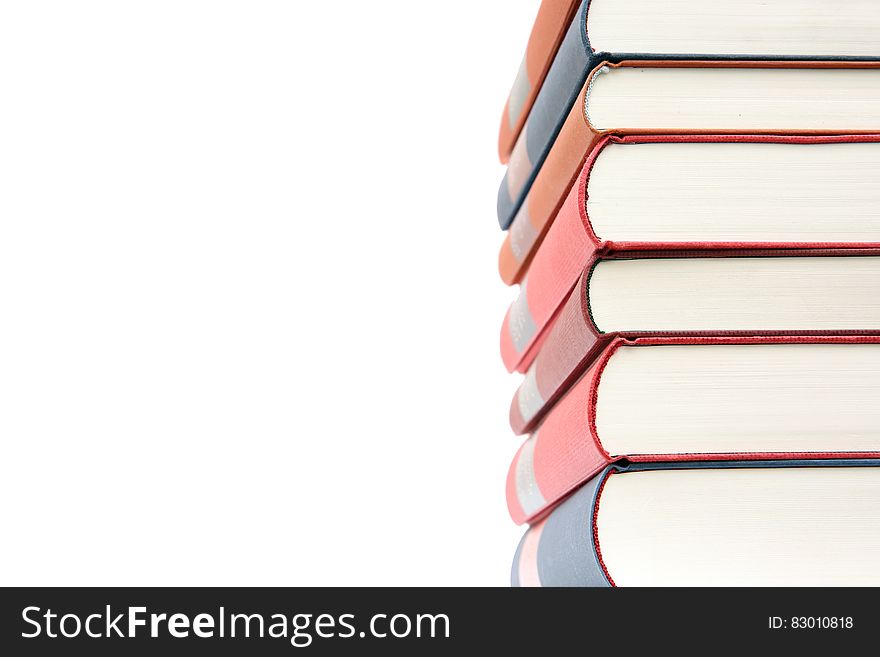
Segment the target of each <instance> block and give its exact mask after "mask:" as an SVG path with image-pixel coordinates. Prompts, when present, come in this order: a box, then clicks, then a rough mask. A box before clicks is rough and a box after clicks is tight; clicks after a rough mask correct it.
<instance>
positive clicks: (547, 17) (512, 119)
mask: <svg viewBox="0 0 880 657" xmlns="http://www.w3.org/2000/svg"><path fill="white" fill-rule="evenodd" d="M579 4H580V0H543V1H542V2H541V6H540V8H539V9H538V15H537V16H536V17H535V22H534V25H533V26H532V32H531V34H530V35H529V41H528V44H527V46H526V52H525V55H524V56H523V60H522V64H521V66H520V68H519V72H518V73H517V76H516V80H515V81H514V83H513V87H512V89H511V90H510V95H509V96H508V98H507V103H505V105H504V113H503V115H502V116H501V127H500V129H499V131H498V157H499V159H500V160H501V162H502V163H507V161H508V159H509V157H510V152H511V150H512V149H513V145H514V143H515V142H516V138H517V137H518V136H519V133H520V131H521V130H522V127H523V124H524V123H525V120H526V117H527V116H528V115H529V111H530V110H531V108H532V104H533V103H534V101H535V96H536V95H537V93H538V91H539V90H540V88H541V85H542V84H543V82H544V77H545V76H546V75H547V71H548V70H549V68H550V66H551V64H552V63H553V59H554V58H555V56H556V53H557V51H558V50H559V45H560V43H561V42H562V38H563V37H564V36H565V33H566V31H567V29H568V26H569V25H570V24H571V21H572V18H573V16H574V13H575V11H576V10H577V8H578V5H579Z"/></svg>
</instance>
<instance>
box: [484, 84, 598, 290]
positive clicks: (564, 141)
mask: <svg viewBox="0 0 880 657" xmlns="http://www.w3.org/2000/svg"><path fill="white" fill-rule="evenodd" d="M585 92H586V87H584V88H583V89H582V90H581V95H580V96H579V97H578V100H577V102H576V103H575V105H574V107H572V108H571V112H570V113H569V115H568V117H567V118H566V120H565V124H564V125H563V127H562V131H561V132H560V133H559V137H558V138H557V139H556V142H555V143H554V144H553V148H552V150H551V151H550V153H549V154H548V156H547V159H546V160H545V161H544V165H543V166H542V167H541V170H540V171H539V172H538V174H537V176H536V177H535V181H534V183H533V184H532V186H531V188H530V189H529V193H528V196H527V197H526V199H525V201H524V202H523V204H522V205H521V206H520V208H519V210H518V211H517V213H516V216H515V217H514V219H513V223H511V225H510V230H509V231H508V232H507V234H506V235H505V238H504V243H503V244H502V246H501V251H500V253H499V254H498V272H499V274H500V276H501V279H502V280H503V281H504V282H505V283H507V284H508V285H513V284H514V283H518V282H520V280H521V279H522V278H523V276H524V272H525V270H526V268H527V267H528V265H529V264H530V262H531V260H532V257H533V255H534V253H535V251H536V249H537V246H538V244H540V243H541V241H542V240H543V238H544V236H545V234H546V233H547V230H548V229H549V228H550V224H551V223H553V220H554V219H555V217H556V216H557V213H558V212H559V210H560V208H561V207H562V205H563V204H564V202H565V200H566V198H567V195H568V194H569V193H570V191H571V189H572V188H573V187H574V186H575V181H576V180H577V179H578V173H579V172H580V171H581V169H582V167H583V166H584V163H585V162H586V161H587V159H588V157H589V156H590V155H591V153H593V151H594V146H595V145H596V144H597V143H598V142H599V140H600V139H601V136H600V135H597V134H595V133H594V132H592V131H591V130H590V128H589V127H588V126H587V123H586V119H585V117H584V111H583V110H584V93H585Z"/></svg>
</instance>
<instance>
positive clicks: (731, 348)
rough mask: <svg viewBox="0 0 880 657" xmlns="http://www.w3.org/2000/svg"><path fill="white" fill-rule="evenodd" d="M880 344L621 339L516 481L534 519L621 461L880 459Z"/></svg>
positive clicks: (516, 508)
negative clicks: (609, 466)
mask: <svg viewBox="0 0 880 657" xmlns="http://www.w3.org/2000/svg"><path fill="white" fill-rule="evenodd" d="M877 399H880V337H868V336H852V337H834V338H817V337H805V336H797V337H772V338H770V337H768V338H739V339H737V338H730V337H724V338H702V339H688V338H672V337H667V338H640V339H636V340H633V341H626V340H623V339H620V338H618V339H616V340H614V341H613V342H612V343H611V344H610V345H609V346H608V348H607V349H606V350H605V351H604V352H603V354H602V355H601V357H600V358H599V359H598V360H597V361H596V362H595V363H594V365H593V366H592V367H591V368H590V369H589V370H588V371H587V373H586V374H585V376H583V377H582V378H581V379H580V380H578V381H577V383H575V384H574V385H573V386H572V388H571V390H569V391H568V392H567V393H566V394H565V395H564V396H562V398H561V399H560V400H559V402H558V403H557V404H556V405H555V406H554V407H553V408H552V409H551V410H550V411H549V412H548V413H547V415H546V417H545V418H544V419H543V421H542V422H541V423H540V424H539V425H538V427H537V429H536V430H535V431H534V432H533V433H532V435H531V436H530V437H529V438H528V439H527V440H526V441H525V443H524V444H523V445H522V447H520V449H519V451H518V452H517V454H516V456H515V457H514V459H513V461H512V463H511V466H510V470H509V472H508V476H507V504H508V508H509V510H510V514H511V516H512V517H513V519H514V520H515V521H516V522H518V523H521V522H526V521H531V520H534V519H535V518H537V517H540V516H541V514H543V513H545V512H546V511H547V509H549V508H550V507H552V506H553V505H554V504H555V503H557V502H558V501H559V500H561V499H562V498H563V497H564V496H565V495H567V494H568V493H569V492H571V491H572V490H574V489H575V488H577V487H578V486H579V485H581V484H582V483H583V482H585V481H587V480H588V479H589V478H591V477H592V476H594V475H595V474H596V473H598V472H599V471H600V470H602V469H603V468H605V467H606V466H608V465H609V464H611V463H615V462H619V461H621V460H625V461H628V462H632V463H640V462H657V461H703V460H716V461H726V460H740V459H755V458H761V459H767V460H775V459H796V458H820V457H824V458H832V457H837V458H840V457H842V456H845V457H849V458H853V457H868V456H871V457H873V456H880V404H877V403H876V400H877Z"/></svg>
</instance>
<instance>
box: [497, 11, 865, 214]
mask: <svg viewBox="0 0 880 657" xmlns="http://www.w3.org/2000/svg"><path fill="white" fill-rule="evenodd" d="M878 30H880V11H878V9H877V7H876V4H874V3H871V2H870V1H869V0H856V1H854V2H853V1H850V2H846V3H829V2H815V1H813V0H777V1H776V2H773V3H767V2H765V1H763V0H739V1H738V2H733V1H732V0H722V1H721V2H720V3H719V2H714V3H711V4H709V3H705V2H702V1H701V0H666V1H665V2H664V1H661V0H657V1H655V2H649V1H648V0H644V1H642V2H617V0H593V1H592V2H590V0H584V1H583V2H582V3H581V5H580V7H579V9H578V11H577V13H576V15H575V17H574V20H572V22H571V25H570V27H569V29H568V31H567V33H566V34H565V37H564V38H563V41H562V44H561V45H560V46H559V50H558V52H557V54H556V57H555V58H554V60H553V63H552V65H551V67H550V70H549V71H548V73H547V75H546V79H545V83H544V85H543V87H542V88H541V91H540V92H539V93H538V96H537V98H536V99H535V101H534V105H533V108H532V112H531V114H530V115H529V117H528V118H527V120H526V123H525V126H524V127H523V129H522V132H521V134H520V136H519V138H518V139H517V141H516V144H515V145H514V147H513V150H512V153H511V156H510V161H509V169H508V175H507V176H505V179H504V180H503V181H502V184H501V187H500V189H499V193H498V220H499V223H500V224H501V226H502V228H505V229H506V228H507V227H508V226H509V225H510V223H511V221H512V220H513V218H514V217H515V216H516V214H517V212H518V211H519V209H520V206H521V205H522V202H523V199H524V195H525V194H526V193H527V192H528V190H529V186H530V185H531V184H532V182H533V180H534V177H535V175H536V173H537V172H538V170H540V168H541V166H542V164H543V162H544V159H545V158H546V157H547V153H548V152H549V151H550V148H551V146H552V145H553V142H554V140H555V139H556V138H557V135H558V134H559V132H560V130H561V128H562V125H563V123H564V122H565V120H566V115H567V114H568V113H569V111H570V110H571V108H572V105H573V104H574V103H575V99H576V97H577V90H578V89H580V88H581V86H582V85H583V83H584V80H585V79H586V78H587V75H588V73H589V72H590V71H591V70H592V69H594V68H595V67H596V66H597V65H599V64H600V63H602V62H608V63H618V62H621V61H625V60H640V59H648V60H651V59H666V60H673V61H674V60H682V59H684V60H699V59H715V60H718V59H732V60H751V61H768V60H776V61H786V60H788V61H793V60H810V59H821V60H838V61H859V60H863V61H865V60H871V59H875V58H876V57H877V56H878V55H880V52H878V43H877V38H876V35H877V32H878Z"/></svg>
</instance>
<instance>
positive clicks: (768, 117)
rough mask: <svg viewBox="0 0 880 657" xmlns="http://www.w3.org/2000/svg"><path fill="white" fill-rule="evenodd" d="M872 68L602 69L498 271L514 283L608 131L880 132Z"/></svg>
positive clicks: (584, 91) (879, 80) (878, 90)
mask: <svg viewBox="0 0 880 657" xmlns="http://www.w3.org/2000/svg"><path fill="white" fill-rule="evenodd" d="M878 117H880V68H878V64H877V63H865V62H848V63H841V62H837V63H831V62H824V63H822V62H812V63H807V64H805V63H794V62H789V63H785V62H733V61H727V62H718V61H714V62H709V61H704V62H693V61H691V62H684V61H679V62H668V61H641V62H631V61H630V62H622V63H621V64H616V65H601V66H599V67H598V68H597V69H596V70H595V71H594V72H593V73H592V74H591V75H590V78H589V79H588V81H587V82H586V83H585V84H584V86H583V87H582V88H581V90H580V95H579V97H578V101H577V102H576V103H575V106H574V107H573V108H572V110H571V112H570V113H569V115H568V117H567V118H566V120H565V123H564V125H563V128H562V130H561V132H560V134H559V137H558V138H557V139H556V142H555V144H554V146H553V149H552V150H551V151H550V152H549V154H548V156H547V158H546V160H545V162H544V164H543V166H542V167H541V170H540V172H539V173H538V174H537V175H536V177H535V179H534V183H533V184H531V185H530V187H529V190H528V194H527V196H524V199H525V200H524V203H523V204H522V207H521V208H520V210H519V212H518V216H517V218H516V220H515V221H514V222H513V225H512V226H511V227H510V231H509V232H508V234H507V235H506V237H505V241H504V245H503V246H502V249H501V253H500V255H499V270H500V273H501V276H502V278H503V279H504V280H505V282H507V283H514V282H518V281H519V280H520V279H521V277H522V275H523V273H524V272H525V270H526V268H527V266H528V263H529V261H530V259H531V257H532V255H533V252H534V250H535V248H536V247H537V246H538V244H539V243H540V241H541V239H542V238H543V236H544V234H545V232H546V229H547V228H548V226H549V225H550V223H551V222H552V220H553V218H554V217H555V215H556V212H557V210H558V209H559V207H560V206H561V204H562V203H563V201H564V199H565V197H566V194H567V193H568V192H569V190H570V188H571V187H572V184H573V182H574V180H575V179H576V178H577V174H578V173H579V172H580V170H581V168H582V167H583V165H584V162H585V161H586V158H587V157H588V155H589V154H590V152H591V151H592V149H593V147H594V146H596V144H597V143H598V142H600V141H601V140H602V138H603V137H606V136H608V135H618V136H621V135H627V134H654V135H657V134H691V135H693V134H717V135H733V134H773V135H785V134H798V135H804V134H806V135H823V134H824V135H842V134H858V133H860V134H868V133H872V132H873V133H878V132H880V118H878Z"/></svg>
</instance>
